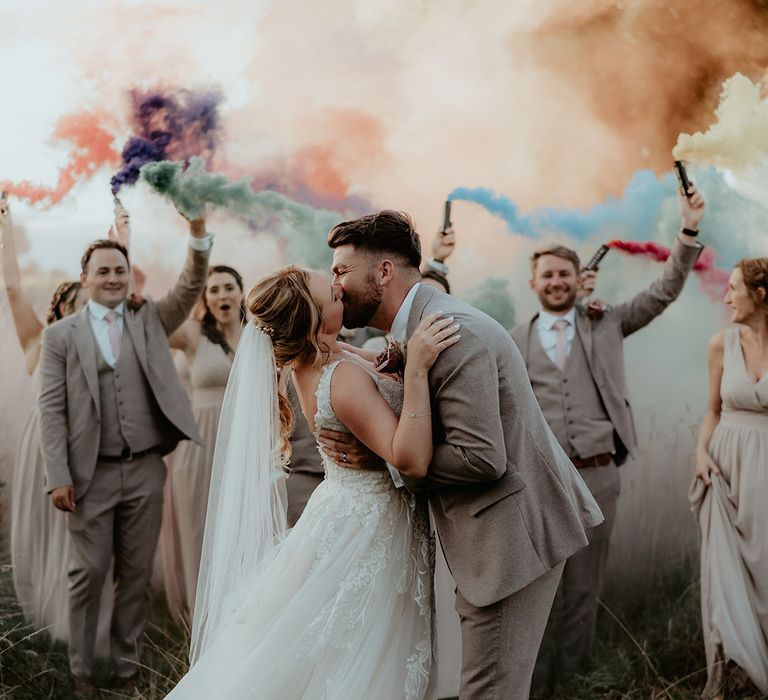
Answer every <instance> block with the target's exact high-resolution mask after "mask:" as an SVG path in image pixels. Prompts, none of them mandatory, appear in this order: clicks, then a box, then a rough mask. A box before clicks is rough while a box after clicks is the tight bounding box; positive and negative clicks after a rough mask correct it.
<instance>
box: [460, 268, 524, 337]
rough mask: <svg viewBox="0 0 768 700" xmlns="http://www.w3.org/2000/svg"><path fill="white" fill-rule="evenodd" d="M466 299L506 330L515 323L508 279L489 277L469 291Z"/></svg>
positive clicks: (513, 304) (513, 303)
mask: <svg viewBox="0 0 768 700" xmlns="http://www.w3.org/2000/svg"><path fill="white" fill-rule="evenodd" d="M467 301H468V302H469V303H470V304H472V306H474V307H475V308H477V309H480V311H483V312H485V313H487V314H488V315H489V316H490V317H491V318H494V319H496V320H497V321H498V322H499V323H500V324H501V325H502V326H504V328H506V329H507V330H509V329H511V328H512V327H513V326H514V325H515V301H514V299H513V298H512V295H511V294H510V292H509V281H508V280H505V279H502V278H501V277H489V278H488V279H486V280H485V281H484V282H482V283H481V284H479V285H478V286H477V287H474V288H473V289H471V290H470V291H469V293H468V294H467Z"/></svg>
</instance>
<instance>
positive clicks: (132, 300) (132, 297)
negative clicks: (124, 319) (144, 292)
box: [125, 294, 147, 312]
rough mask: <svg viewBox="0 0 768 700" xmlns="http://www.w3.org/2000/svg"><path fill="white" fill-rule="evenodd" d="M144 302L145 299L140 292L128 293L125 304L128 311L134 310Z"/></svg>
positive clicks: (145, 301)
mask: <svg viewBox="0 0 768 700" xmlns="http://www.w3.org/2000/svg"><path fill="white" fill-rule="evenodd" d="M146 303H147V300H146V299H145V298H144V297H143V296H141V295H140V294H129V295H128V300H127V301H126V302H125V305H126V306H127V307H128V310H129V311H133V312H136V311H138V310H139V309H140V308H141V307H142V306H144V304H146Z"/></svg>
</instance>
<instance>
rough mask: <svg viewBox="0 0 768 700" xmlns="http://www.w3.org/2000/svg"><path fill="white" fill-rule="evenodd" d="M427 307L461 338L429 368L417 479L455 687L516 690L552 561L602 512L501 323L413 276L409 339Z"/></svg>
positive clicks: (524, 685) (549, 596)
mask: <svg viewBox="0 0 768 700" xmlns="http://www.w3.org/2000/svg"><path fill="white" fill-rule="evenodd" d="M436 311H442V312H444V313H445V314H447V315H451V316H454V317H455V319H456V321H458V322H459V323H461V341H460V342H459V343H457V344H456V345H454V346H452V347H450V348H448V349H447V350H445V351H444V352H443V353H442V354H441V355H440V356H439V357H438V359H437V361H436V362H435V365H434V366H433V367H432V370H431V371H430V374H429V384H430V394H431V396H432V411H433V426H434V427H433V433H434V434H433V438H434V441H435V448H434V456H433V459H432V463H431V465H430V468H429V476H428V478H427V480H426V481H425V482H424V483H422V484H420V485H419V487H424V488H428V489H429V496H430V503H431V505H432V509H433V513H434V518H435V524H436V527H437V530H438V533H439V535H440V541H441V543H442V546H443V550H444V552H445V557H446V560H447V562H448V566H449V568H450V569H451V572H452V573H453V576H454V578H455V580H456V584H457V588H458V594H457V609H458V611H459V615H460V617H461V621H462V656H463V659H462V681H461V692H460V695H461V697H462V698H470V697H482V698H500V699H501V698H504V700H507V699H509V698H526V697H527V696H528V689H529V686H530V679H531V674H532V672H533V665H534V661H535V657H536V652H537V651H538V645H539V642H540V640H541V635H542V634H543V631H544V625H545V624H546V619H547V616H548V614H549V610H550V607H551V605H552V600H553V598H554V594H555V590H556V587H557V581H558V579H559V576H560V571H561V569H562V562H563V561H564V560H565V559H567V558H568V557H569V556H570V555H572V554H573V553H574V552H576V551H577V550H579V549H580V548H581V547H584V546H585V545H586V544H587V537H586V534H585V530H586V529H588V528H590V527H593V526H595V525H597V524H598V523H600V522H601V521H602V515H601V513H600V510H599V508H598V507H597V505H596V503H595V501H594V499H593V498H592V496H591V495H590V493H589V490H588V489H587V487H586V486H585V485H584V483H583V481H582V480H581V478H580V477H579V475H578V473H577V472H576V470H575V469H574V467H573V465H572V464H571V462H570V460H569V459H568V457H567V456H566V455H565V453H564V452H563V450H562V448H561V447H560V445H559V444H558V442H557V440H556V439H555V437H554V436H553V434H552V431H551V430H550V429H549V427H548V426H547V423H546V421H545V420H544V416H543V415H542V413H541V409H540V408H539V405H538V403H537V401H536V397H535V396H534V394H533V391H532V389H531V385H530V382H529V381H528V375H527V373H526V370H525V364H524V363H523V359H522V357H521V356H520V352H519V351H518V349H517V347H516V346H515V344H514V343H513V342H512V339H511V338H510V337H509V334H508V333H507V331H505V330H504V329H503V328H502V327H501V326H500V325H499V324H498V323H497V322H496V321H494V320H493V319H492V318H490V317H489V316H487V315H486V314H484V313H482V312H480V311H478V310H477V309H475V308H474V307H472V306H469V305H468V304H464V303H462V302H461V301H459V300H458V299H456V298H455V297H451V296H448V295H446V294H443V293H442V292H439V291H437V290H435V289H434V288H431V287H427V286H426V285H422V286H421V287H420V288H419V290H418V292H417V293H416V297H415V299H414V303H413V306H412V308H411V313H410V316H409V319H408V331H407V336H408V337H410V335H411V334H412V333H413V331H414V329H415V328H416V326H417V325H418V323H419V321H420V320H421V319H422V318H423V317H424V316H425V315H428V314H430V313H433V312H436ZM489 645H490V647H491V648H490V649H489Z"/></svg>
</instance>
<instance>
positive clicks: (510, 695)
mask: <svg viewBox="0 0 768 700" xmlns="http://www.w3.org/2000/svg"><path fill="white" fill-rule="evenodd" d="M563 566H564V562H561V563H560V564H558V565H557V566H556V567H555V568H554V569H551V570H550V571H548V572H547V573H546V574H544V575H543V576H540V577H539V578H537V579H536V580H535V581H533V582H532V583H530V584H528V585H527V586H526V587H525V588H523V589H521V590H519V591H517V592H516V593H513V594H512V595H511V596H509V597H508V598H504V599H503V600H500V601H499V602H498V603H494V604H493V605H488V606H486V607H483V608H478V607H475V606H474V605H472V604H471V603H469V602H468V601H467V600H466V598H464V596H463V595H461V591H457V592H456V610H457V611H458V613H459V617H460V619H461V655H462V660H461V687H460V689H459V698H460V700H526V699H527V698H528V694H529V690H530V687H531V676H532V674H533V667H534V664H535V663H536V654H537V652H538V651H539V645H540V644H541V638H542V635H543V634H544V628H545V626H546V624H547V618H548V617H549V611H550V610H551V608H552V601H553V600H554V599H555V593H556V592H557V585H558V583H559V581H560V576H561V575H562V573H563Z"/></svg>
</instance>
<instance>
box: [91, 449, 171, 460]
mask: <svg viewBox="0 0 768 700" xmlns="http://www.w3.org/2000/svg"><path fill="white" fill-rule="evenodd" d="M154 452H157V447H150V448H149V449H148V450H139V451H138V452H131V449H130V448H129V447H126V448H125V449H124V450H123V453H122V454H119V455H99V457H98V461H99V462H134V461H135V460H137V459H141V458H142V457H146V456H147V455H149V454H153V453H154Z"/></svg>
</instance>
